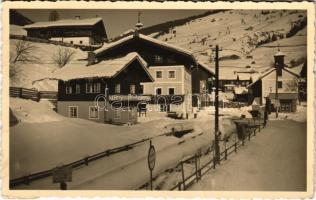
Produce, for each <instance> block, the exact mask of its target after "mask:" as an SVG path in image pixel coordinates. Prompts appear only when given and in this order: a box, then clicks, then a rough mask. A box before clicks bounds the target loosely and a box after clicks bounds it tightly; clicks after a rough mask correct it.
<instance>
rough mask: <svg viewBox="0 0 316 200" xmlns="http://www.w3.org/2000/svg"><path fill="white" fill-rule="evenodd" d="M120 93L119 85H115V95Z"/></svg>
mask: <svg viewBox="0 0 316 200" xmlns="http://www.w3.org/2000/svg"><path fill="white" fill-rule="evenodd" d="M120 93H121V84H119V83H117V84H115V94H120Z"/></svg>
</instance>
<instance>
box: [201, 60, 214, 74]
mask: <svg viewBox="0 0 316 200" xmlns="http://www.w3.org/2000/svg"><path fill="white" fill-rule="evenodd" d="M197 63H198V65H200V66H201V67H203V68H204V69H205V70H207V71H208V72H210V73H211V74H213V75H215V72H214V71H213V70H212V69H211V68H210V67H209V66H208V65H206V64H205V63H203V62H201V61H197Z"/></svg>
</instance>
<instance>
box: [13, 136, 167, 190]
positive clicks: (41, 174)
mask: <svg viewBox="0 0 316 200" xmlns="http://www.w3.org/2000/svg"><path fill="white" fill-rule="evenodd" d="M170 134H172V133H170V132H168V133H163V134H161V135H157V136H154V137H161V136H169V135H170ZM154 137H149V138H146V139H142V140H139V141H137V142H134V143H131V144H127V145H124V146H121V147H117V148H113V149H107V150H105V151H102V152H100V153H96V154H94V155H91V156H86V157H84V158H82V159H79V160H77V161H74V162H72V163H68V164H65V165H64V166H63V167H71V168H72V169H76V168H78V167H82V166H88V165H89V163H90V162H93V161H96V160H99V159H101V158H104V157H107V156H110V155H112V154H116V153H119V152H124V151H128V150H130V149H133V148H134V147H135V146H137V145H139V144H141V143H143V142H146V141H149V140H151V139H153V138H154ZM53 170H54V169H49V170H45V171H41V172H37V173H33V174H29V175H26V176H23V177H19V178H14V179H11V180H10V184H9V185H10V188H13V187H15V186H18V185H21V184H26V185H28V184H29V183H30V182H32V181H35V180H39V179H42V178H46V177H49V176H52V174H53Z"/></svg>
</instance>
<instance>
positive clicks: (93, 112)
mask: <svg viewBox="0 0 316 200" xmlns="http://www.w3.org/2000/svg"><path fill="white" fill-rule="evenodd" d="M89 118H90V119H99V111H98V107H97V106H89Z"/></svg>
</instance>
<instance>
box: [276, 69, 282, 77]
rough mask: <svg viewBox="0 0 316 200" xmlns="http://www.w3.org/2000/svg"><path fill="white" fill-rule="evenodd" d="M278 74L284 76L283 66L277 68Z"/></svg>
mask: <svg viewBox="0 0 316 200" xmlns="http://www.w3.org/2000/svg"><path fill="white" fill-rule="evenodd" d="M277 75H278V76H282V68H281V67H278V68H277Z"/></svg>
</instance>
